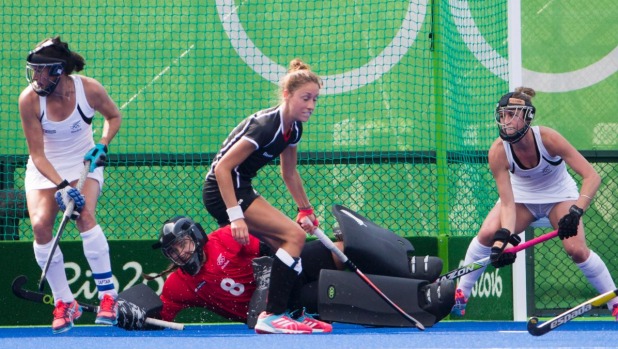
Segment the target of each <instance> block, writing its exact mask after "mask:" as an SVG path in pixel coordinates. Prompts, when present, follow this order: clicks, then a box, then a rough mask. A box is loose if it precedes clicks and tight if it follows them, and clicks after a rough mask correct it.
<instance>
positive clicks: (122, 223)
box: [0, 0, 508, 239]
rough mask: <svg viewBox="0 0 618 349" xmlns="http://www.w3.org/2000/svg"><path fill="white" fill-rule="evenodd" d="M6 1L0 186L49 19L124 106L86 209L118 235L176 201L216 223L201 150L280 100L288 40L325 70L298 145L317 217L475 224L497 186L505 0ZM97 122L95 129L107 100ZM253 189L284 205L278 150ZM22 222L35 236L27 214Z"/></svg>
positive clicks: (174, 207)
mask: <svg viewBox="0 0 618 349" xmlns="http://www.w3.org/2000/svg"><path fill="white" fill-rule="evenodd" d="M2 6H3V10H4V12H5V13H7V14H8V12H12V15H7V16H4V17H3V18H4V21H8V22H6V23H4V24H3V26H2V28H3V29H2V30H3V31H4V32H6V33H7V34H9V33H10V34H11V35H7V36H10V37H11V38H12V40H13V41H11V42H10V45H9V46H10V48H9V49H8V50H6V51H3V53H2V54H3V55H4V56H5V57H4V59H5V61H6V62H7V63H8V64H6V65H5V66H4V67H2V68H0V69H4V70H6V74H4V77H3V78H2V79H3V84H2V88H3V91H2V96H1V97H0V98H2V99H3V100H4V101H3V106H4V107H5V108H6V109H7V112H6V113H3V116H2V117H3V119H5V120H6V124H8V125H9V128H10V130H8V131H5V132H6V133H7V134H6V138H5V139H7V140H8V142H7V143H3V145H2V147H1V148H0V149H1V150H0V153H1V154H2V155H5V156H9V157H10V158H9V159H7V160H8V161H11V160H15V161H14V162H13V163H11V164H10V165H5V168H7V169H8V166H12V168H10V170H6V171H7V173H6V174H5V176H6V177H7V180H6V181H4V182H3V183H2V185H3V189H18V190H21V189H22V188H23V175H24V166H23V161H25V156H26V154H27V149H26V146H25V141H24V139H23V137H22V132H21V127H20V124H19V118H18V112H17V109H16V101H17V96H18V94H19V92H20V91H21V90H22V89H23V88H24V87H25V86H26V82H25V79H23V78H21V76H22V75H21V74H22V69H23V66H24V57H25V55H26V54H27V52H28V50H29V49H30V48H31V47H32V46H33V45H35V44H36V43H37V42H39V41H40V40H41V39H42V38H44V37H46V36H49V35H50V34H60V35H62V38H63V39H64V40H67V41H68V42H69V43H70V45H71V48H72V49H74V50H75V51H77V52H79V53H81V54H82V55H83V56H84V57H85V58H86V62H87V65H86V69H85V71H84V72H83V73H84V74H85V75H88V76H92V77H94V78H96V79H98V80H99V81H101V82H102V83H103V85H104V86H106V88H107V90H108V91H109V93H110V95H111V96H112V97H113V99H114V100H115V101H116V102H117V104H118V106H119V107H120V108H121V109H122V113H123V116H124V119H123V125H122V129H121V131H120V133H119V135H118V136H117V138H116V139H115V140H114V142H113V143H112V144H111V146H110V161H109V166H108V167H107V168H106V171H105V172H106V183H105V188H104V192H103V195H102V197H101V200H100V204H99V208H98V219H99V222H100V224H101V225H102V226H103V227H104V230H105V232H106V234H107V235H108V236H109V237H110V238H112V239H113V238H131V239H134V238H153V237H155V236H157V231H158V228H159V225H160V224H161V222H163V221H164V220H165V219H167V218H169V217H170V216H172V215H175V214H187V215H190V216H192V217H194V218H196V219H198V220H200V221H202V222H203V223H204V225H205V226H206V227H207V229H208V227H211V228H214V225H215V224H214V221H213V220H212V219H211V218H210V217H209V216H208V215H207V213H206V211H205V210H204V209H203V206H202V203H201V195H200V190H201V184H202V179H203V177H204V175H205V174H206V172H207V169H208V166H209V164H210V161H211V159H212V156H213V154H214V153H215V152H216V151H217V150H218V149H219V147H220V145H221V142H222V141H223V140H224V139H225V137H226V135H227V134H228V132H229V131H230V130H231V129H232V128H233V127H234V126H235V125H236V124H237V123H238V122H239V121H240V120H241V119H243V118H244V117H246V116H247V115H249V114H251V113H253V112H255V111H257V110H259V109H263V108H266V107H268V106H271V105H274V104H275V103H276V102H277V95H276V93H277V83H278V80H279V78H280V77H282V76H283V74H285V71H286V68H287V64H288V62H289V61H290V60H291V59H293V58H295V57H300V58H302V59H303V60H304V61H306V62H307V63H309V64H310V65H311V66H312V68H313V69H314V70H315V71H316V72H317V73H318V74H319V75H320V76H321V77H322V78H323V80H324V83H325V85H324V88H323V89H322V92H321V96H320V100H319V104H318V108H317V110H316V112H315V113H314V116H312V118H311V120H310V122H309V123H308V124H307V125H306V132H305V134H304V138H303V141H302V144H301V145H300V148H299V151H300V152H301V154H300V161H299V162H300V172H301V174H302V177H303V178H304V180H305V183H306V187H307V190H308V192H309V197H310V198H311V201H312V203H313V204H314V206H316V208H317V209H318V215H319V216H320V217H322V221H323V222H324V224H325V227H327V230H328V228H329V227H330V225H331V224H332V223H334V222H333V218H332V215H331V213H330V208H331V206H332V205H333V204H343V205H346V206H349V207H350V208H352V209H355V210H358V211H359V212H362V213H363V214H365V215H367V216H368V217H369V218H370V219H373V220H375V221H376V222H377V223H378V224H381V225H384V226H386V227H389V228H391V229H392V230H393V231H395V232H397V233H399V234H402V235H408V236H412V235H420V236H435V235H437V234H439V233H442V234H448V233H449V231H451V233H452V234H457V235H461V234H468V235H471V234H474V233H475V231H476V229H478V225H479V222H480V221H481V217H482V216H483V214H484V213H483V212H482V211H481V212H476V211H475V210H470V207H477V208H485V211H486V210H487V209H486V208H487V207H489V206H490V205H491V204H492V201H493V200H495V197H493V198H492V197H491V196H492V195H491V194H492V189H491V187H490V186H487V185H485V184H484V183H485V182H486V180H487V178H486V173H487V169H486V166H485V165H484V164H483V162H484V160H483V158H484V155H483V154H484V153H485V149H486V148H487V147H488V144H489V143H490V142H491V140H492V139H493V138H494V137H495V134H496V132H495V126H494V125H493V124H492V122H491V121H490V120H491V109H492V105H493V103H494V102H495V100H496V99H497V98H498V96H499V95H501V94H502V93H503V92H504V91H505V90H506V89H508V84H507V83H506V81H505V78H506V77H507V66H506V61H505V60H504V59H503V58H501V56H500V55H496V56H495V57H494V58H491V53H492V52H494V51H493V50H496V52H499V53H500V54H501V55H505V54H506V35H507V31H506V25H505V23H506V19H507V13H506V10H507V8H506V2H502V3H500V4H498V5H492V6H486V7H479V6H475V7H472V8H469V7H468V5H467V4H465V3H461V4H456V6H454V7H451V6H449V5H448V4H447V3H440V4H431V3H428V2H425V1H410V2H401V1H364V2H354V3H350V2H347V1H318V2H308V3H290V2H286V1H281V0H266V1H257V2H247V3H241V2H234V1H229V0H219V1H215V2H212V3H211V4H203V5H199V6H197V5H194V4H191V3H190V2H178V3H175V4H171V3H165V2H159V3H157V2H155V1H148V2H138V3H134V4H131V5H130V6H126V5H123V3H122V2H117V3H115V2H111V1H108V2H105V3H98V4H97V5H96V8H93V7H94V6H95V5H92V6H93V7H90V8H89V7H79V6H78V7H76V8H74V9H73V10H72V11H70V14H68V13H67V11H65V9H64V8H58V9H56V10H55V9H53V8H51V9H50V8H46V9H45V11H51V12H46V13H47V16H44V19H42V21H43V23H39V24H38V25H37V26H30V25H28V24H27V23H25V20H26V19H27V18H30V16H32V15H33V14H32V13H31V12H29V11H26V10H23V9H24V8H26V7H28V6H27V4H24V3H23V2H13V3H12V2H10V1H9V2H8V3H7V2H4V3H3V5H2ZM95 9H96V10H95ZM54 11H57V12H54ZM52 17H53V20H52V19H51V18H52ZM472 19H474V21H472ZM76 20H79V22H80V24H79V25H71V26H68V25H67V24H66V23H69V22H71V23H75V21H76ZM474 28H476V29H474ZM475 30H476V31H477V33H478V34H479V35H481V36H484V38H485V40H488V45H487V47H485V48H482V49H481V50H480V51H479V52H476V54H477V55H481V56H484V57H490V58H489V59H487V60H486V61H484V62H483V63H482V64H481V63H480V62H479V60H478V59H477V58H476V57H475V55H474V54H473V53H472V52H470V50H469V48H468V46H467V43H466V40H469V39H466V38H465V35H474V33H475ZM479 31H480V32H479ZM20 32H22V33H28V34H27V35H26V34H21V35H14V33H20ZM467 33H471V34H467ZM492 47H493V48H492ZM483 50H485V51H483ZM486 65H490V66H493V67H494V71H492V70H489V69H487V68H486ZM496 72H498V75H496ZM464 82H465V83H464ZM478 115H481V116H482V117H478ZM94 127H95V129H96V131H97V132H99V133H100V132H101V127H102V118H101V117H99V119H98V120H97V121H95V125H94ZM13 156H14V157H13ZM11 157H12V158H11ZM274 165H276V164H274ZM8 177H11V178H10V179H8ZM454 183H456V184H455V185H453V184H454ZM256 188H257V189H258V190H259V191H260V193H261V194H263V195H264V196H265V197H266V198H267V199H269V200H270V201H271V202H272V203H273V204H274V205H276V206H277V207H280V208H282V209H283V210H285V211H286V212H288V213H289V214H290V215H294V214H295V206H294V203H293V201H292V200H291V198H290V196H289V194H288V193H287V191H286V190H285V186H284V185H283V182H282V180H281V179H280V176H279V169H278V167H277V166H270V167H269V168H268V169H267V170H265V171H263V173H261V174H260V177H259V178H258V180H257V181H256ZM483 191H485V192H483ZM7 230H8V229H7ZM71 231H72V230H71V229H69V230H68V232H71ZM12 232H14V230H13V231H12ZM17 232H18V236H19V238H22V239H30V238H32V234H31V232H30V229H29V227H28V220H27V219H21V220H19V225H18V227H17ZM76 237H77V234H76V233H75V232H74V231H73V233H72V234H67V238H76Z"/></svg>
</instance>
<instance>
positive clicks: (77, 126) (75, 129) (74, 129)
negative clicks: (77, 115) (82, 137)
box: [71, 121, 82, 133]
mask: <svg viewBox="0 0 618 349" xmlns="http://www.w3.org/2000/svg"><path fill="white" fill-rule="evenodd" d="M81 130H82V125H81V124H80V121H76V122H75V123H74V124H73V125H71V133H75V132H79V131H81Z"/></svg>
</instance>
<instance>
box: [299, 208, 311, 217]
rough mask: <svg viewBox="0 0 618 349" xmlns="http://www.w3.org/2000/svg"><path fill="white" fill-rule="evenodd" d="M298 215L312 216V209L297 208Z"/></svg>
mask: <svg viewBox="0 0 618 349" xmlns="http://www.w3.org/2000/svg"><path fill="white" fill-rule="evenodd" d="M298 213H302V214H304V215H306V216H308V215H311V214H313V207H312V206H309V207H303V208H300V207H299V208H298Z"/></svg>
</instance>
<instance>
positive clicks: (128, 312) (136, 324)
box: [118, 299, 146, 331]
mask: <svg viewBox="0 0 618 349" xmlns="http://www.w3.org/2000/svg"><path fill="white" fill-rule="evenodd" d="M145 322H146V312H145V311H144V309H142V308H140V307H139V306H137V305H136V304H134V303H131V302H129V301H127V300H124V299H119V300H118V327H120V328H124V329H125V330H127V331H135V330H142V329H144V323H145Z"/></svg>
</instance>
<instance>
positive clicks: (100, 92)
mask: <svg viewBox="0 0 618 349" xmlns="http://www.w3.org/2000/svg"><path fill="white" fill-rule="evenodd" d="M84 65H85V61H84V58H83V57H82V56H81V55H79V54H78V53H76V52H73V51H71V50H70V49H69V45H68V44H67V43H66V42H63V41H61V39H60V37H53V38H49V39H46V40H44V41H43V42H41V43H39V44H38V45H36V47H35V48H34V49H33V50H32V51H30V53H29V54H28V56H27V59H26V76H27V79H28V83H29V86H28V87H26V88H25V89H24V90H23V91H22V93H21V95H20V96H19V113H20V116H21V124H22V128H23V130H24V134H25V137H26V141H27V144H28V152H29V158H28V163H27V167H26V176H25V190H26V200H27V204H28V212H29V215H30V222H31V224H32V229H33V232H34V255H35V258H36V261H37V263H38V264H39V265H40V266H41V268H42V269H43V270H44V276H45V279H44V280H47V283H48V284H49V286H50V288H51V290H52V293H53V296H54V301H55V304H56V308H55V310H54V312H53V316H54V318H53V322H52V330H53V332H54V333H61V332H65V331H68V330H69V329H71V327H72V326H73V321H74V320H76V319H77V318H79V317H80V315H81V309H80V306H79V304H78V303H77V302H76V301H75V299H74V297H73V294H72V292H71V289H70V288H69V284H68V282H67V277H66V274H65V270H64V259H63V255H62V252H61V250H60V247H59V246H58V247H57V248H56V249H55V251H54V254H53V257H51V258H50V259H49V260H48V256H49V255H50V252H51V251H52V245H53V243H52V230H53V228H54V222H55V220H56V216H57V214H58V212H59V211H60V210H62V211H65V210H66V209H67V207H69V208H70V207H74V211H73V214H72V216H71V218H72V219H74V220H75V222H76V225H77V229H78V230H79V232H80V236H81V239H82V242H83V248H84V255H85V256H86V259H87V260H88V263H89V265H90V269H91V270H92V274H93V277H94V279H95V282H96V285H97V289H98V294H99V299H100V301H101V302H100V310H99V312H98V314H97V317H96V323H99V324H105V325H113V324H115V323H116V318H117V303H116V296H117V292H116V289H115V286H114V283H113V281H112V270H111V264H110V257H109V246H108V243H107V238H106V237H105V235H104V234H103V230H102V229H101V227H100V226H99V225H98V224H97V221H96V218H95V210H96V207H97V201H98V198H99V195H100V193H101V189H102V186H103V166H104V164H105V160H106V159H107V150H108V149H107V147H108V145H109V143H110V142H111V141H112V139H113V138H114V136H115V135H116V133H117V132H118V129H119V128H120V123H121V114H120V111H119V109H118V107H117V106H116V104H115V103H114V101H112V99H111V98H110V96H109V95H108V93H107V91H106V90H105V88H104V87H103V86H102V85H101V84H100V83H99V82H98V81H97V80H95V79H92V78H89V77H86V76H81V75H72V73H74V72H79V71H81V70H82V69H83V68H84ZM95 112H99V113H100V114H101V115H103V117H104V118H105V121H104V125H103V132H102V134H101V138H100V139H99V141H98V143H96V144H95V142H94V138H93V131H92V120H93V118H94V116H95ZM88 164H89V166H88ZM86 166H88V167H87V168H86ZM84 171H87V172H88V174H87V178H86V179H85V181H83V183H84V184H83V188H82V189H81V192H80V190H78V189H77V188H76V185H77V182H78V179H79V178H80V175H81V173H82V172H84ZM84 173H85V172H84ZM45 266H48V269H47V272H46V273H45Z"/></svg>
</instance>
